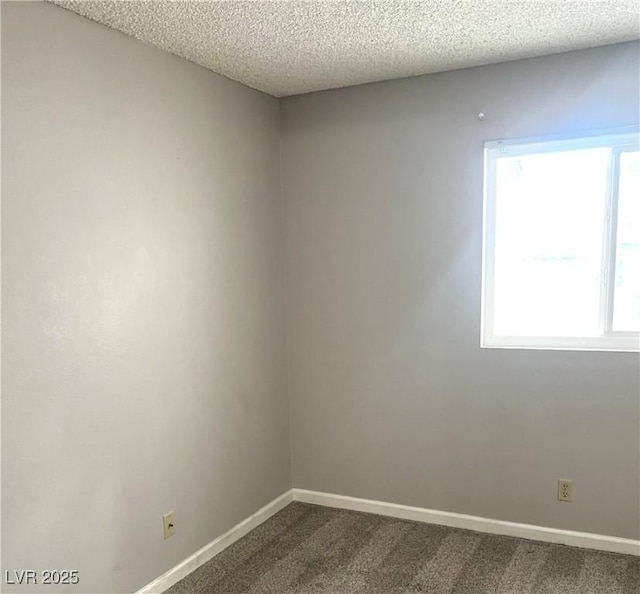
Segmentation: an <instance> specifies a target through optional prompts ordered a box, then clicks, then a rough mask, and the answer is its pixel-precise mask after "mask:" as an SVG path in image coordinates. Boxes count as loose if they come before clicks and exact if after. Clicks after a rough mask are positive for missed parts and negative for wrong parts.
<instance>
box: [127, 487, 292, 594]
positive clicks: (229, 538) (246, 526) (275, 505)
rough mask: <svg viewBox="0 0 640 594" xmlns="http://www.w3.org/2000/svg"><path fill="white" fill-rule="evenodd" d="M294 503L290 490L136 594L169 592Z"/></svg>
mask: <svg viewBox="0 0 640 594" xmlns="http://www.w3.org/2000/svg"><path fill="white" fill-rule="evenodd" d="M292 501H293V491H292V490H289V491H287V492H286V493H283V494H282V495H280V497H277V498H276V499H274V500H273V501H272V502H271V503H267V505H265V506H264V507H263V508H261V509H259V510H258V511H257V512H256V513H255V514H253V515H251V516H249V517H248V518H247V519H246V520H243V521H242V522H240V523H239V524H236V525H235V526H234V527H233V528H231V530H228V531H227V532H225V533H224V534H223V535H222V536H219V537H218V538H216V539H215V540H212V541H211V542H210V543H209V544H208V545H205V546H204V547H202V548H201V549H200V550H199V551H197V552H195V553H194V554H193V555H191V557H189V558H188V559H185V560H184V561H182V562H181V563H179V564H178V565H176V566H175V567H174V568H173V569H170V570H169V571H167V572H166V573H163V574H162V575H161V576H160V577H159V578H157V579H155V580H153V581H152V582H151V583H150V584H147V585H146V586H144V588H142V589H141V590H138V591H137V592H136V594H160V593H161V592H164V591H165V590H168V589H169V588H170V587H171V586H173V585H174V584H176V583H178V582H179V581H180V580H181V579H182V578H184V577H186V576H187V575H189V574H190V573H191V572H192V571H195V570H196V569H197V568H198V567H200V566H201V565H203V564H204V563H206V562H207V561H209V560H210V559H213V557H215V556H216V555H217V554H218V553H220V552H222V551H223V550H224V549H226V548H227V547H228V546H230V545H232V544H233V543H234V542H236V541H237V540H239V539H240V538H242V537H243V536H245V535H246V534H248V533H249V532H251V530H253V529H254V528H256V527H257V526H259V525H260V524H262V523H263V522H264V521H266V520H268V519H269V518H270V517H271V516H273V515H274V514H276V513H278V512H279V511H280V510H281V509H283V508H285V507H286V506H287V505H289V503H291V502H292Z"/></svg>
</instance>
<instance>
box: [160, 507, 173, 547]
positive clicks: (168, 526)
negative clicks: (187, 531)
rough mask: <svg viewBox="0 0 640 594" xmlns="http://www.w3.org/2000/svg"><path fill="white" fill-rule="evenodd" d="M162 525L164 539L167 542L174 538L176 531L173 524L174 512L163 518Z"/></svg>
mask: <svg viewBox="0 0 640 594" xmlns="http://www.w3.org/2000/svg"><path fill="white" fill-rule="evenodd" d="M162 525H163V526H164V538H165V540H166V539H167V538H169V537H170V536H173V535H174V534H175V531H176V527H175V524H174V522H173V512H172V511H170V512H167V513H166V514H164V516H162Z"/></svg>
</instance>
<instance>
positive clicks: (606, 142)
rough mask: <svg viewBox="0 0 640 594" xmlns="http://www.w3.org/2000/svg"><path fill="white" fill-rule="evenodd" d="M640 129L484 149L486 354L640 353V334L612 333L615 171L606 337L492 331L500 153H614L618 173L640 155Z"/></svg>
mask: <svg viewBox="0 0 640 594" xmlns="http://www.w3.org/2000/svg"><path fill="white" fill-rule="evenodd" d="M639 132H640V126H631V127H628V128H618V129H615V130H606V131H602V130H600V131H595V132H585V133H581V134H574V135H563V136H554V137H536V138H525V139H513V140H494V141H489V142H486V143H485V145H484V199H483V204H484V206H483V229H482V237H483V242H482V315H481V328H480V346H481V347H482V348H503V349H541V350H571V351H622V352H639V351H640V333H639V332H614V331H612V330H607V328H611V322H612V317H613V291H614V284H613V282H612V280H611V279H612V275H611V274H610V271H611V270H613V271H615V258H616V254H615V250H616V246H615V244H614V243H613V242H612V241H611V238H612V237H613V236H615V233H616V225H617V207H618V204H617V202H618V192H617V187H615V185H616V184H617V182H618V176H617V175H616V174H615V171H611V172H610V175H609V191H608V206H607V215H608V216H607V217H606V221H605V229H604V237H603V244H604V245H603V262H604V270H603V275H604V279H603V280H604V282H603V284H602V295H601V308H602V309H601V316H600V317H601V320H604V321H605V324H606V326H605V327H603V328H602V331H603V335H602V336H589V337H584V336H576V337H567V336H563V337H558V336H503V335H496V334H494V333H493V332H492V329H493V305H494V295H493V288H494V273H495V239H496V234H495V222H496V219H495V217H496V212H495V208H496V204H495V200H496V192H495V190H496V160H497V159H496V156H497V154H498V151H500V153H501V154H504V153H507V154H509V156H517V155H527V154H531V153H534V152H535V153H541V152H554V151H557V150H560V149H567V148H576V147H579V148H596V147H605V146H607V147H612V148H613V150H614V153H615V157H614V164H615V165H614V167H615V168H617V167H619V163H620V153H621V152H622V149H623V148H628V147H632V148H633V149H634V150H637V149H638V133H639Z"/></svg>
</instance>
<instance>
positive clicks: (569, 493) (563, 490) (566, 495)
mask: <svg viewBox="0 0 640 594" xmlns="http://www.w3.org/2000/svg"><path fill="white" fill-rule="evenodd" d="M558 501H569V502H570V501H573V481H567V480H565V479H558Z"/></svg>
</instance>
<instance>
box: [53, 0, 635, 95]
mask: <svg viewBox="0 0 640 594" xmlns="http://www.w3.org/2000/svg"><path fill="white" fill-rule="evenodd" d="M52 1H53V2H54V3H55V4H58V5H60V6H62V7H64V8H67V9H69V10H72V11H74V12H76V13H78V14H80V15H83V16H85V17H88V18H90V19H93V20H95V21H98V22H100V23H103V24H105V25H107V26H109V27H112V28H114V29H117V30H119V31H122V32H124V33H126V34H127V35H131V36H133V37H135V38H136V39H139V40H141V41H144V42H147V43H150V44H152V45H155V46H157V47H159V48H161V49H164V50H166V51H168V52H171V53H172V54H176V55H177V56H181V57H182V58H186V59H187V60H191V61H193V62H196V63H197V64H200V65H201V66H204V67H206V68H209V69H210V70H213V71H214V72H217V73H219V74H222V75H224V76H227V77H228V78H231V79H233V80H236V81H239V82H241V83H243V84H245V85H248V86H250V87H253V88H255V89H259V90H261V91H264V92H266V93H269V94H271V95H275V96H276V97H283V96H287V95H296V94H299V93H308V92H311V91H319V90H323V89H331V88H337V87H344V86H349V85H356V84H361V83H367V82H373V81H379V80H388V79H392V78H401V77H406V76H414V75H419V74H427V73H430V72H440V71H443V70H454V69H457V68H465V67H469V66H478V65H481V64H489V63H494V62H504V61H508V60H515V59H519V58H527V57H532V56H539V55H544V54H551V53H558V52H563V51H569V50H575V49H582V48H587V47H595V46H598V45H607V44H610V43H617V42H622V41H630V40H632V39H638V38H639V37H640V0H525V1H518V0H429V1H420V0H405V1H401V0H368V1H362V0H340V1H326V0H308V1H298V0H290V1H289V0H282V1H274V0H269V1H267V0H254V1H241V2H237V1H218V2H183V1H162V2H155V1H143V2H141V1H137V2H127V1H122V0H119V1H93V0H92V1H66V0H52Z"/></svg>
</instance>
